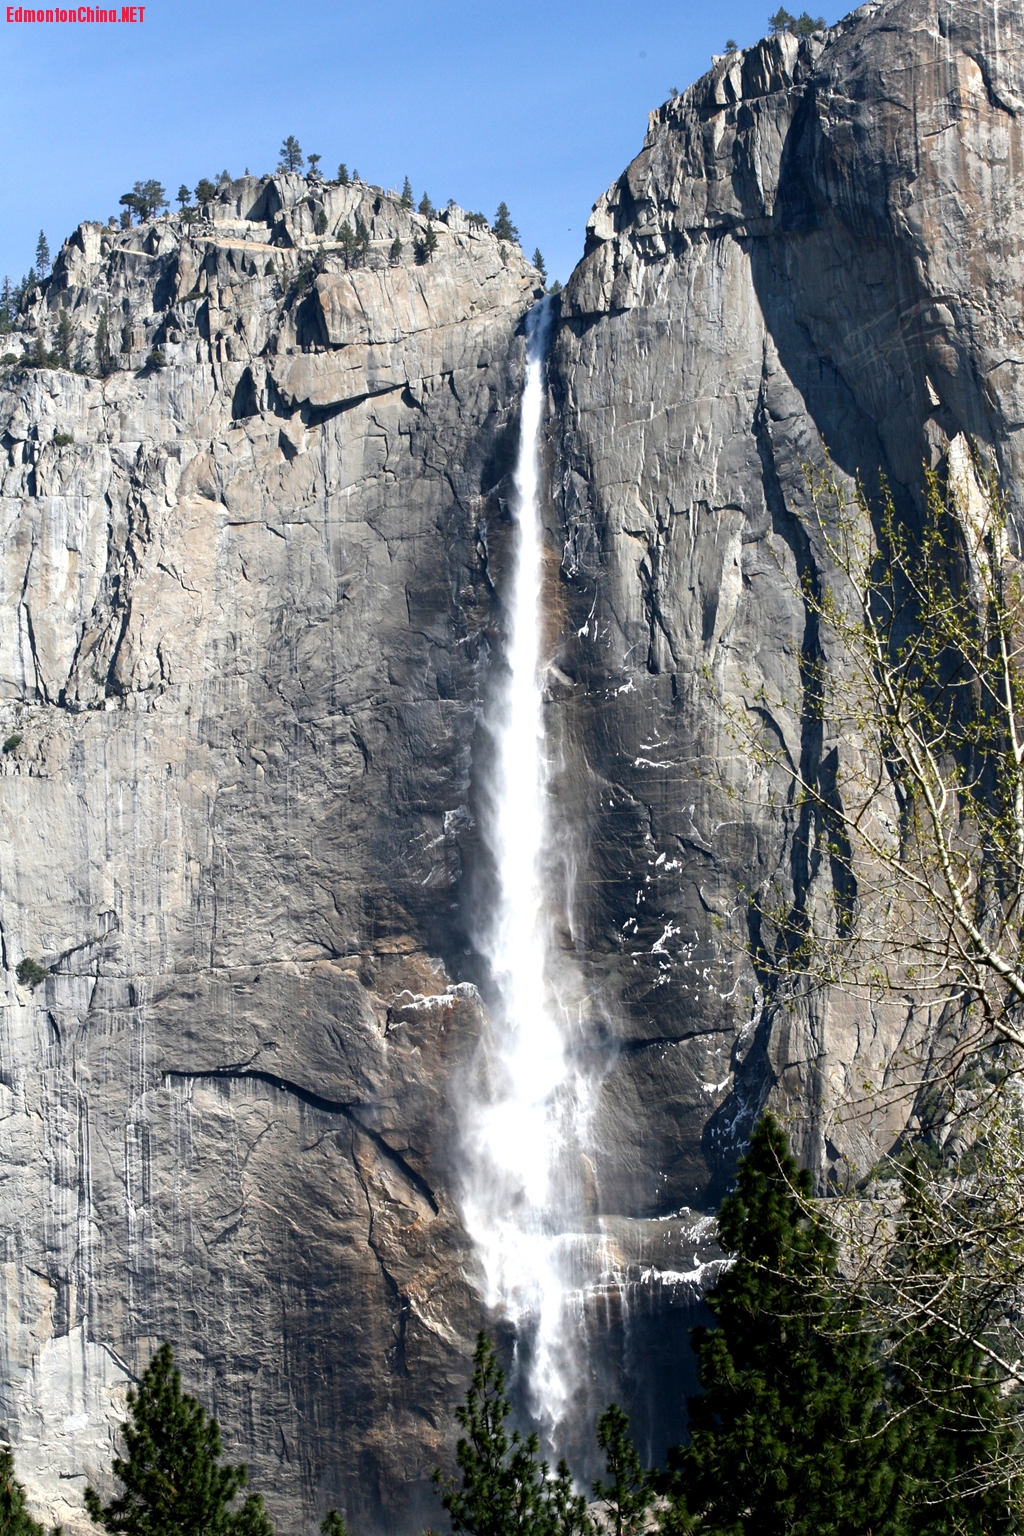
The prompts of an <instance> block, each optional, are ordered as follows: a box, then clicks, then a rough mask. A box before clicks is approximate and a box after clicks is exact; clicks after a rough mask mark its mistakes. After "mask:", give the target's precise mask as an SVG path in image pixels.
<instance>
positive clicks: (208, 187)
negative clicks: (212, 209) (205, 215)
mask: <svg viewBox="0 0 1024 1536" xmlns="http://www.w3.org/2000/svg"><path fill="white" fill-rule="evenodd" d="M216 196H217V188H216V187H215V186H214V184H213V182H212V181H211V180H210V179H209V177H208V176H203V177H202V178H201V180H199V181H198V182H196V202H197V203H198V204H199V205H200V207H202V208H205V207H206V205H207V203H212V202H213V200H214V198H215V197H216Z"/></svg>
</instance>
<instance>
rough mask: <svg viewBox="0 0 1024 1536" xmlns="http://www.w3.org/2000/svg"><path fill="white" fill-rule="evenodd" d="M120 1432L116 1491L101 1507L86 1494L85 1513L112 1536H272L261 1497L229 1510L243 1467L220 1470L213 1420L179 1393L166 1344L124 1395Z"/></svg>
mask: <svg viewBox="0 0 1024 1536" xmlns="http://www.w3.org/2000/svg"><path fill="white" fill-rule="evenodd" d="M123 1435H124V1444H125V1455H124V1456H123V1457H121V1456H116V1457H115V1458H114V1463H113V1471H114V1476H115V1477H116V1478H117V1479H118V1481H119V1482H120V1484H121V1491H120V1493H118V1494H117V1495H116V1497H115V1498H113V1499H112V1500H111V1501H110V1503H109V1504H102V1503H101V1502H100V1499H99V1495H98V1494H97V1493H96V1491H95V1489H93V1488H87V1489H86V1490H85V1507H86V1509H87V1510H88V1512H89V1514H90V1516H91V1517H92V1519H93V1520H95V1521H96V1523H97V1524H98V1525H101V1526H102V1527H103V1528H104V1530H106V1531H108V1532H109V1533H110V1536H273V1531H272V1528H271V1525H270V1521H269V1520H268V1519H267V1515H266V1511H265V1510H264V1508H263V1502H262V1500H261V1499H260V1498H259V1496H258V1495H254V1494H250V1495H249V1497H248V1498H247V1499H246V1500H245V1502H244V1504H243V1505H242V1506H241V1508H240V1509H237V1510H234V1511H232V1510H231V1509H230V1508H229V1506H230V1504H231V1503H232V1501H233V1500H234V1498H235V1496H236V1494H237V1493H238V1492H239V1491H240V1490H241V1489H242V1488H243V1487H244V1485H245V1482H246V1476H247V1474H246V1469H245V1467H243V1466H234V1467H232V1466H222V1465H221V1441H220V1428H219V1426H218V1424H217V1420H216V1419H214V1418H211V1417H210V1416H209V1415H208V1414H207V1413H206V1410H205V1409H204V1408H203V1406H202V1404H201V1403H199V1402H198V1401H197V1399H196V1398H194V1397H192V1396H191V1395H190V1394H189V1393H187V1392H183V1391H182V1389H181V1374H180V1372H179V1371H178V1370H176V1369H175V1365H174V1355H173V1352H172V1350H171V1347H170V1345H169V1344H162V1345H161V1346H160V1348H159V1349H158V1350H157V1352H156V1354H155V1355H154V1356H153V1359H152V1360H151V1361H150V1363H149V1365H148V1366H147V1368H146V1370H145V1372H144V1373H143V1376H142V1379H141V1381H140V1383H139V1388H138V1391H129V1393H128V1418H127V1420H126V1421H125V1425H124V1428H123Z"/></svg>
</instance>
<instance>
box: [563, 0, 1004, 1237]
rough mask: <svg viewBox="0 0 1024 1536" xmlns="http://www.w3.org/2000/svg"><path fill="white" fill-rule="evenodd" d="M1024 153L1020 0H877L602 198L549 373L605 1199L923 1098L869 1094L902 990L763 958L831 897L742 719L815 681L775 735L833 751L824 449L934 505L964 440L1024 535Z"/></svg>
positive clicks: (777, 54) (690, 1198) (776, 724)
mask: <svg viewBox="0 0 1024 1536" xmlns="http://www.w3.org/2000/svg"><path fill="white" fill-rule="evenodd" d="M1022 155H1024V8H1022V7H1021V6H1020V5H1019V4H1013V5H1009V6H1005V5H996V4H994V3H990V0H969V3H966V4H964V3H960V0H956V3H953V0H875V3H872V4H868V5H865V6H862V7H861V8H860V9H859V10H857V11H855V12H854V13H853V14H852V15H851V16H850V17H849V18H848V19H847V20H846V21H845V22H843V23H842V24H841V25H839V26H838V27H836V28H833V29H831V30H830V31H829V32H827V33H822V34H818V35H816V36H814V37H811V38H808V39H805V40H803V41H800V42H798V41H797V39H795V38H791V37H787V36H783V37H778V38H773V39H770V40H767V41H765V42H763V43H762V44H760V45H759V46H758V47H757V48H755V49H751V50H749V51H747V52H746V53H739V52H738V53H734V54H730V55H728V56H725V57H723V58H720V59H718V60H717V61H716V62H715V65H714V68H713V70H712V71H711V73H710V74H709V75H708V76H706V77H705V78H704V79H703V80H701V81H700V82H698V84H697V85H695V86H694V87H693V88H692V89H691V90H690V91H688V92H686V93H685V94H684V95H682V96H680V97H678V98H677V99H674V100H672V101H670V102H668V103H666V105H665V106H663V107H662V108H661V109H660V110H659V111H657V112H655V113H653V114H652V115H651V120H650V127H649V131H648V135H647V139H646V141H645V144H644V148H643V150H642V152H641V153H640V154H639V155H638V157H637V158H636V160H634V161H633V163H632V164H631V165H630V166H629V168H628V170H627V171H626V172H625V173H624V174H623V176H622V177H621V178H620V179H619V181H618V182H617V183H616V184H615V185H614V186H613V187H612V188H611V189H610V190H609V192H608V193H607V194H606V195H605V196H604V197H603V198H602V199H601V200H600V201H599V202H598V203H597V205H596V207H595V210H594V213H593V216H592V218H591V221H590V225H589V230H588V240H587V251H586V255H585V257H584V259H583V261H582V262H581V263H580V265H579V267H578V268H577V270H576V272H575V274H574V276H573V279H572V282H571V283H570V285H569V287H568V289H567V292H566V295H565V301H564V304H563V310H562V315H563V324H562V327H561V332H560V336H559V340H558V343H557V346H556V349H555V354H554V357H553V361H552V387H553V393H554V397H555V400H556V403H557V418H556V424H555V425H554V427H553V429H552V455H553V459H554V462H555V463H556V465H557V480H558V485H559V495H558V502H557V514H556V519H555V520H554V521H553V524H552V537H553V538H554V539H557V540H558V541H559V543H560V544H561V545H562V547H563V551H564V552H563V557H562V576H563V583H564V591H563V598H564V597H565V595H566V594H567V596H568V615H567V622H566V623H565V625H564V629H563V632H562V644H561V648H560V650H559V652H558V657H557V660H558V665H559V667H560V669H561V672H562V673H563V674H565V675H566V677H567V678H569V679H571V680H572V686H571V688H563V689H562V690H561V696H560V698H559V700H558V701H557V703H556V704H553V711H554V712H556V713H557V714H558V715H560V716H561V733H562V735H563V736H564V738H565V739H566V740H568V741H570V742H572V743H573V744H574V748H575V749H576V751H575V756H574V757H573V759H572V763H571V767H570V768H569V770H568V771H567V773H566V775H565V777H564V781H563V786H562V793H563V796H564V798H565V802H566V805H567V807H571V811H572V815H573V819H574V821H575V823H576V825H578V826H579V827H581V828H583V829H584V833H583V838H582V845H581V851H580V854H579V859H578V867H579V873H578V877H577V894H576V909H575V910H576V933H575V942H576V949H577V953H578V954H580V955H582V956H583V960H584V964H585V965H586V966H587V968H588V970H589V973H590V974H591V976H592V979H593V985H592V989H593V991H594V992H596V993H599V994H600V995H601V997H602V1000H603V1005H602V1011H603V1014H604V1016H605V1018H606V1019H607V1020H610V1021H611V1022H610V1024H609V1028H610V1029H611V1030H612V1032H613V1033H614V1034H616V1035H617V1036H619V1037H620V1038H621V1040H622V1042H623V1046H624V1048H623V1049H622V1050H621V1051H620V1053H619V1055H618V1057H617V1059H616V1060H615V1062H614V1063H613V1065H612V1067H611V1068H610V1070H609V1072H608V1074H607V1076H606V1079H605V1084H604V1100H605V1105H606V1109H605V1112H604V1115H603V1123H604V1125H605V1127H606V1134H607V1137H608V1143H607V1146H606V1149H605V1150H606V1160H605V1163H604V1168H603V1174H602V1181H601V1182H602V1193H603V1198H604V1202H605V1204H606V1207H607V1208H608V1209H609V1210H611V1211H616V1212H617V1211H622V1210H628V1211H630V1212H631V1213H633V1214H634V1215H641V1214H644V1213H646V1214H649V1215H662V1214H664V1213H665V1212H668V1211H672V1210H675V1209H677V1208H678V1207H679V1206H680V1205H701V1204H704V1203H705V1202H706V1201H707V1199H708V1194H709V1190H714V1189H715V1188H719V1189H720V1188H721V1181H722V1178H723V1175H724V1174H725V1170H726V1169H727V1167H728V1164H729V1159H730V1155H731V1148H732V1147H733V1146H734V1145H735V1142H736V1138H737V1136H738V1135H742V1134H744V1133H745V1131H746V1129H747V1128H748V1127H749V1124H750V1119H751V1116H752V1115H753V1114H754V1113H756V1111H757V1109H758V1108H759V1107H760V1106H761V1105H762V1104H763V1103H764V1102H765V1100H766V1099H768V1100H770V1102H771V1103H772V1104H773V1105H775V1106H776V1107H777V1108H780V1109H783V1110H784V1111H785V1112H786V1113H787V1115H788V1116H789V1117H790V1119H791V1123H792V1125H793V1130H794V1135H795V1137H796V1139H797V1140H798V1142H799V1143H800V1146H801V1150H802V1154H803V1156H804V1159H805V1161H807V1162H808V1163H809V1164H810V1165H811V1166H813V1167H814V1168H815V1169H816V1170H817V1172H818V1174H819V1176H822V1177H824V1176H826V1175H828V1174H829V1173H834V1174H835V1175H836V1176H838V1177H840V1178H844V1177H846V1175H847V1173H848V1171H849V1169H850V1168H851V1166H852V1167H853V1168H854V1169H863V1168H864V1167H865V1166H867V1165H870V1163H871V1162H872V1161H873V1159H874V1158H875V1157H876V1156H877V1152H878V1149H879V1148H880V1147H882V1146H885V1145H888V1144H889V1142H890V1140H891V1138H892V1136H893V1135H894V1134H895V1133H896V1132H897V1130H898V1129H899V1128H900V1126H901V1125H902V1124H903V1123H904V1122H905V1120H906V1117H907V1115H908V1113H909V1107H910V1106H909V1101H908V1098H907V1095H906V1094H903V1093H900V1094H894V1095H893V1100H894V1102H893V1103H892V1104H890V1106H889V1107H888V1109H887V1110H886V1111H883V1110H880V1109H879V1110H877V1111H876V1112H875V1113H874V1114H872V1115H870V1116H868V1115H864V1114H863V1113H861V1114H858V1113H857V1112H855V1111H854V1109H853V1101H855V1100H857V1101H860V1102H861V1103H862V1102H863V1099H862V1095H861V1094H860V1092H859V1091H858V1085H859V1084H860V1083H862V1082H863V1080H864V1079H865V1078H870V1080H871V1081H873V1082H874V1083H876V1084H879V1085H882V1084H885V1083H887V1082H890V1081H891V1080H892V1079H893V1078H895V1077H896V1076H898V1075H900V1074H905V1073H906V1070H907V1068H906V1056H905V1055H904V1054H902V1053H903V1052H905V1051H906V1049H907V1048H908V1047H917V1046H919V1045H921V1044H922V1041H923V1037H924V1029H925V1026H924V1023H923V1021H920V1020H916V1019H915V1018H914V1016H913V1012H912V1010H908V1014H907V1016H906V1017H905V1018H902V1019H901V1020H899V1021H898V1022H894V1020H893V1018H892V1014H891V1011H890V1015H889V1017H888V1018H886V1017H885V1016H884V1015H883V1014H882V1013H881V1012H879V1013H878V1014H873V1013H872V1011H871V1010H870V1009H868V1008H867V1007H866V1006H865V1005H864V1003H863V1002H852V1001H851V1000H850V999H849V998H847V997H845V996H843V995H841V994H840V995H837V994H833V995H831V996H822V995H818V996H816V997H814V998H812V999H807V1000H804V1001H803V1002H801V1003H800V1004H799V1005H798V1006H797V1007H796V1008H794V1009H791V1010H790V1009H787V1010H782V1009H778V1008H776V1007H775V1006H774V1002H773V998H772V995H771V990H770V986H766V985H765V984H764V978H763V977H762V978H759V977H758V976H757V975H756V974H755V973H754V970H753V968H752V966H751V964H750V961H749V959H748V957H747V956H748V949H747V946H748V945H749V943H750V942H751V941H752V940H753V941H755V942H756V940H757V932H756V929H755V927H754V918H753V915H752V911H751V903H750V899H749V896H748V895H747V894H745V893H748V892H750V891H756V890H757V889H759V888H760V887H761V886H762V885H763V884H764V883H766V882H768V881H773V882H774V883H775V885H776V887H777V888H779V889H781V890H783V891H784V892H786V893H787V895H788V899H789V900H790V901H792V902H794V903H799V902H800V901H813V900H821V899H827V896H828V881H829V872H828V869H827V867H816V865H815V863H814V861H813V860H812V859H811V858H810V857H809V855H808V853H807V840H806V833H805V832H803V831H802V830H801V827H800V824H799V813H798V811H797V809H796V808H795V807H793V806H792V804H791V803H790V807H789V809H786V804H787V800H789V801H790V802H791V791H790V786H789V784H788V781H786V780H785V778H784V776H782V775H780V781H779V782H777V783H772V782H770V781H769V778H768V776H766V775H765V774H764V773H762V772H757V771H755V770H754V769H753V768H752V766H751V765H750V763H748V762H746V761H744V760H743V756H742V753H741V751H740V748H739V746H738V745H737V738H736V732H735V730H734V729H731V728H730V726H729V714H730V712H735V711H736V710H737V709H739V710H740V711H743V710H749V711H751V712H753V711H754V710H755V709H756V708H757V707H758V706H757V699H758V697H759V695H760V693H761V689H762V685H764V686H765V689H766V692H767V694H768V695H769V696H781V697H786V698H788V699H791V700H792V701H793V708H792V710H791V711H789V712H786V713H784V714H782V715H780V716H778V717H777V718H775V719H774V720H773V721H771V722H769V725H770V727H771V729H773V730H774V731H775V732H776V735H777V739H778V740H779V741H780V742H782V743H784V744H785V747H786V749H787V751H788V752H789V754H790V757H791V760H792V761H793V762H794V763H802V764H803V765H804V767H805V768H807V769H809V770H810V771H814V767H815V765H816V764H817V765H820V764H822V763H825V762H826V760H827V757H828V754H830V753H834V752H837V751H842V750H844V746H843V743H842V742H841V741H836V740H830V739H827V738H826V739H824V740H816V739H815V738H814V735H813V732H812V731H809V730H808V728H807V725H806V721H805V720H804V719H803V718H802V717H801V711H800V700H801V697H802V695H803V687H802V683H801V676H800V667H801V661H802V660H808V659H815V660H819V659H820V660H821V661H823V662H824V663H825V664H826V665H828V664H830V658H829V656H828V654H827V649H825V650H822V649H816V647H822V646H824V645H825V644H826V642H824V641H822V640H821V639H820V637H818V636H816V635H814V634H812V633H811V630H810V628H809V626H808V623H807V616H806V614H805V611H804V607H803V604H802V602H801V601H800V597H799V590H800V580H801V575H802V573H805V572H806V573H808V574H809V575H810V576H811V578H812V579H815V580H823V579H828V576H829V572H828V569H827V561H826V559H825V554H824V550H823V549H822V548H821V544H820V538H819V537H818V536H816V534H815V532H814V528H813V522H812V520H811V519H810V518H809V517H808V512H809V495H808V489H807V484H806V479H805V474H804V465H805V464H806V463H807V462H808V461H810V462H820V461H821V457H822V454H823V451H824V449H825V447H826V446H827V448H828V450H829V451H830V452H831V455H832V458H833V461H834V463H835V465H836V467H837V470H838V471H839V472H840V473H845V474H846V475H848V476H850V477H853V476H855V475H856V474H857V473H858V472H860V473H861V474H862V475H863V476H864V478H865V481H866V482H867V483H868V484H869V485H871V486H877V475H878V471H879V470H882V471H883V472H884V473H885V474H886V475H887V476H888V478H889V481H890V483H891V485H892V486H893V488H894V492H895V494H896V497H897V501H898V504H899V506H900V508H901V511H902V512H903V513H904V515H905V516H907V517H909V518H913V517H914V516H915V515H916V506H917V499H918V497H919V495H920V488H921V481H922V463H923V462H929V463H932V464H935V463H938V462H939V461H940V459H941V457H942V456H943V455H944V454H945V453H946V451H947V449H948V446H949V444H950V443H951V442H953V441H955V440H957V439H961V440H962V439H964V438H973V439H975V440H976V441H977V443H978V444H979V445H980V446H981V447H982V448H983V449H984V450H985V451H986V452H988V453H990V454H991V455H992V457H993V458H994V461H995V463H996V464H997V465H998V467H999V470H1000V473H1001V476H1002V483H1003V485H1004V486H1005V488H1006V490H1007V493H1008V495H1009V497H1010V499H1011V504H1012V509H1013V511H1014V513H1015V516H1016V517H1017V519H1018V520H1019V518H1020V513H1021V510H1022V507H1024V501H1022V498H1024V490H1022V487H1024V479H1022V477H1021V467H1022V454H1024V433H1022V430H1021V423H1022V421H1024V411H1022V403H1024V354H1022V351H1021V319H1022V312H1021V291H1022V288H1021V284H1022V277H1024V263H1022V238H1024V178H1022V175H1021V172H1022V167H1024V159H1022ZM773 796H774V801H772V797H773ZM897 1058H898V1060H899V1065H896V1059H897Z"/></svg>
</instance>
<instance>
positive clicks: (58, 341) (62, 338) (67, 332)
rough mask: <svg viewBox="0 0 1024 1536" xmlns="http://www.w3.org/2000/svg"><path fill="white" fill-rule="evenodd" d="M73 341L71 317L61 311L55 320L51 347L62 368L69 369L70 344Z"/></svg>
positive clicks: (64, 311) (63, 310) (65, 311)
mask: <svg viewBox="0 0 1024 1536" xmlns="http://www.w3.org/2000/svg"><path fill="white" fill-rule="evenodd" d="M74 339H75V333H74V327H73V326H72V324H71V316H70V315H69V314H68V312H67V310H66V309H62V310H61V312H60V315H59V316H58V319H57V334H56V337H55V338H54V345H53V350H54V355H55V357H56V359H57V362H58V363H59V364H60V366H61V367H62V368H70V367H71V344H72V342H73V341H74Z"/></svg>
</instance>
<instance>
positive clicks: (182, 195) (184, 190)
mask: <svg viewBox="0 0 1024 1536" xmlns="http://www.w3.org/2000/svg"><path fill="white" fill-rule="evenodd" d="M191 196H192V194H191V192H190V191H189V189H188V187H186V185H185V183H184V182H182V184H181V186H180V187H179V188H178V196H177V203H178V207H179V208H186V207H187V206H188V203H189V200H190V198H191Z"/></svg>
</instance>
